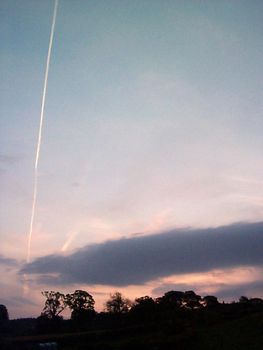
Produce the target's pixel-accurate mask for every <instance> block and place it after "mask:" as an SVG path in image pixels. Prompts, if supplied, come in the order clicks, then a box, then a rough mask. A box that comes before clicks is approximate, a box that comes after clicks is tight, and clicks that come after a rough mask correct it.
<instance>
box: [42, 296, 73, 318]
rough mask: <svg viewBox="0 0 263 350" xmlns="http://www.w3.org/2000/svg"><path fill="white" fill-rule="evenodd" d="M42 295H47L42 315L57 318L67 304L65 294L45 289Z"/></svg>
mask: <svg viewBox="0 0 263 350" xmlns="http://www.w3.org/2000/svg"><path fill="white" fill-rule="evenodd" d="M42 295H43V296H44V297H46V302H45V306H44V309H43V311H42V313H41V316H43V317H46V318H47V319H51V320H52V319H55V318H56V317H58V316H59V314H60V313H61V312H62V311H63V310H64V309H65V308H66V306H67V305H66V303H65V295H64V294H62V293H60V292H54V291H44V292H42Z"/></svg>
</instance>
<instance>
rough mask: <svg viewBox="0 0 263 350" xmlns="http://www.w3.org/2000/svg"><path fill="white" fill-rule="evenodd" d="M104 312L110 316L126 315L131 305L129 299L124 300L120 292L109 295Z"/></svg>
mask: <svg viewBox="0 0 263 350" xmlns="http://www.w3.org/2000/svg"><path fill="white" fill-rule="evenodd" d="M105 305H106V310H107V312H110V313H112V314H123V313H127V312H128V311H129V310H130V308H131V306H132V303H131V301H130V300H129V299H127V298H124V297H123V296H122V294H121V293H120V292H115V293H114V294H111V296H110V299H109V300H108V301H106V304H105Z"/></svg>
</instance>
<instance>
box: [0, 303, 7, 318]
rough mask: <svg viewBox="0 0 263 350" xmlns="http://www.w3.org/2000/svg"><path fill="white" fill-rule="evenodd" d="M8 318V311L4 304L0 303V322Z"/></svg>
mask: <svg viewBox="0 0 263 350" xmlns="http://www.w3.org/2000/svg"><path fill="white" fill-rule="evenodd" d="M8 320H9V316H8V311H7V308H6V306H5V305H0V322H5V321H8Z"/></svg>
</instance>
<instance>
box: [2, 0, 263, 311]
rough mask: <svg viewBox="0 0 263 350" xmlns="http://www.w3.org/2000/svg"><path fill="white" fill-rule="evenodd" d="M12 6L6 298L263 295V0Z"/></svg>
mask: <svg viewBox="0 0 263 350" xmlns="http://www.w3.org/2000/svg"><path fill="white" fill-rule="evenodd" d="M53 10H54V1H53V0H23V1H21V0H2V1H1V3H0V42H1V53H0V55H1V61H0V72H1V79H0V89H1V93H0V96H1V97H0V98H1V100H0V105H1V106H0V115H1V118H0V123H1V124H0V189H1V203H0V229H1V232H0V238H1V244H0V271H1V275H2V278H1V281H0V304H4V305H6V306H7V308H8V310H9V314H10V317H11V318H17V317H27V316H38V315H39V314H40V313H41V310H42V307H43V303H44V298H43V297H42V296H41V291H43V290H51V289H52V290H59V291H61V292H67V293H68V292H73V291H74V290H75V289H85V290H87V291H88V292H89V293H91V294H92V295H93V297H94V299H95V301H96V304H95V308H96V309H97V310H102V309H103V303H104V302H105V300H107V299H108V297H109V294H110V293H112V292H114V291H116V290H118V291H121V292H122V293H123V294H124V295H125V296H127V297H129V298H131V299H134V298H135V297H139V296H143V295H147V294H148V295H151V296H153V297H157V296H160V295H162V294H164V293H165V292H166V291H168V290H171V289H174V290H191V289H193V290H195V291H196V292H198V293H200V294H201V295H207V294H214V295H217V296H218V297H219V299H220V300H227V301H229V300H234V299H238V297H240V296H241V295H247V296H248V297H252V296H259V297H263V254H262V253H263V103H262V101H263V89H262V88H263V21H262V18H263V2H262V1H261V0H252V1H251V0H228V1H225V0H220V1H218V0H187V1H186V0H185V1H184V0H98V1H95V0H93V1H91V0H59V4H58V12H57V20H56V26H55V33H54V40H53V48H52V54H51V61H50V70H49V79H48V87H47V95H46V105H45V114H44V124H43V134H42V143H41V149H40V157H39V166H38V194H37V201H36V215H35V220H34V225H33V232H32V246H31V262H30V263H29V264H26V256H27V244H28V232H29V226H30V216H31V208H32V200H33V188H34V162H35V156H36V144H37V136H38V128H39V119H40V109H41V100H42V93H43V84H44V75H45V66H46V58H47V51H48V45H49V37H50V30H51V23H52V16H53Z"/></svg>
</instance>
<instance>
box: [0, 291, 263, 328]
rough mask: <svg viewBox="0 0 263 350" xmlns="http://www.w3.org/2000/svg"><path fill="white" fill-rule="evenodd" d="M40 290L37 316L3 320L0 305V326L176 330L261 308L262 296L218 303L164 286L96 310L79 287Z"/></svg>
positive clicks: (116, 298) (115, 297) (114, 296)
mask: <svg viewBox="0 0 263 350" xmlns="http://www.w3.org/2000/svg"><path fill="white" fill-rule="evenodd" d="M42 295H43V296H44V297H45V302H44V307H43V311H42V312H41V314H40V316H39V317H38V318H37V319H24V320H23V319H21V320H13V321H9V322H8V312H7V309H6V307H5V306H3V305H1V307H0V325H2V330H3V329H6V330H7V331H9V332H11V333H14V332H15V333H16V334H27V333H30V334H44V333H59V332H72V331H85V330H99V329H118V328H123V327H124V328H125V327H133V326H136V325H138V326H140V325H143V327H144V329H145V327H146V328H147V327H149V328H150V329H153V328H156V329H160V328H161V329H166V331H167V330H169V329H171V330H173V331H175V330H176V332H179V331H180V330H182V329H183V328H184V327H185V326H186V325H187V324H188V323H189V322H194V323H195V322H198V323H199V324H209V323H213V322H219V321H220V320H221V321H224V320H226V319H234V318H237V317H241V316H242V315H245V314H247V313H250V312H255V311H263V300H262V299H261V298H250V299H249V298H247V297H245V296H242V297H240V299H239V301H238V302H232V303H229V304H228V303H224V302H223V303H220V302H219V301H218V298H217V297H216V296H213V295H206V296H204V297H201V296H200V295H198V294H196V293H195V292H194V291H185V292H182V291H169V292H167V293H165V294H164V295H163V296H161V297H158V298H152V297H150V296H143V297H139V298H136V299H135V300H134V301H131V300H129V299H128V298H126V297H124V296H123V295H122V294H121V293H119V292H115V293H114V294H112V295H111V296H110V298H109V299H108V300H107V301H106V303H105V309H104V311H102V312H96V310H95V300H94V298H93V296H92V295H91V294H90V293H88V292H87V291H84V290H76V291H75V292H74V293H72V294H63V293H60V292H58V291H56V292H55V291H44V292H42ZM66 309H68V310H70V313H71V316H70V319H69V320H64V319H63V317H62V316H61V314H62V312H63V311H64V310H66ZM3 325H5V327H3ZM8 325H9V327H8ZM12 325H13V327H12ZM10 326H11V327H10ZM19 329H20V331H19Z"/></svg>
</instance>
